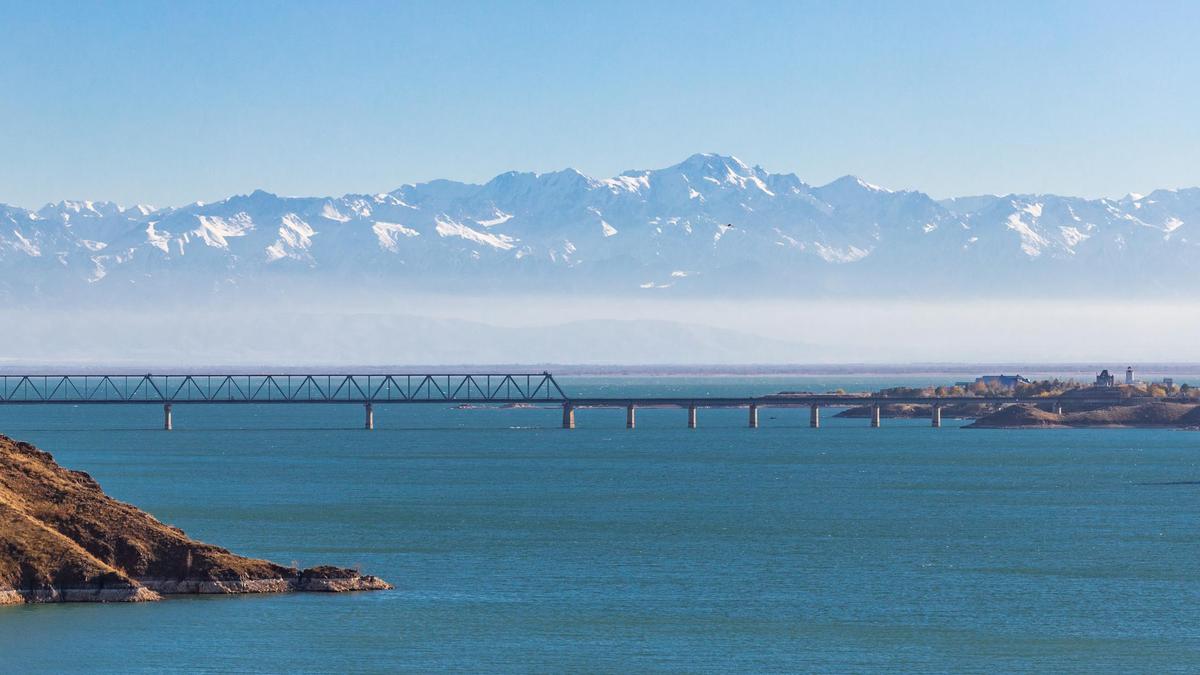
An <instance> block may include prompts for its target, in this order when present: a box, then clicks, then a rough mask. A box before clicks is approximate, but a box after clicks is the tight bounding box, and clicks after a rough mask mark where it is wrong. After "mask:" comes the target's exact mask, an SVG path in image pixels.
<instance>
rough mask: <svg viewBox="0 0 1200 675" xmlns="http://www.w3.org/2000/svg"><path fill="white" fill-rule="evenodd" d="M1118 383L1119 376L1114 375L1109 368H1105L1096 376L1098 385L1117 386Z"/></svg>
mask: <svg viewBox="0 0 1200 675" xmlns="http://www.w3.org/2000/svg"><path fill="white" fill-rule="evenodd" d="M1116 385H1117V378H1115V377H1113V376H1112V375H1111V374H1110V373H1109V372H1108V368H1105V369H1104V370H1102V371H1100V374H1099V375H1097V376H1096V385H1095V386H1097V387H1115V386H1116Z"/></svg>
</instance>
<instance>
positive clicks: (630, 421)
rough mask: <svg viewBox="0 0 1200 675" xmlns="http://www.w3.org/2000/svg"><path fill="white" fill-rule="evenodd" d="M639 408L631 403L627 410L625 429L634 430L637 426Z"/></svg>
mask: <svg viewBox="0 0 1200 675" xmlns="http://www.w3.org/2000/svg"><path fill="white" fill-rule="evenodd" d="M636 410H637V408H636V407H635V406H634V405H633V404H632V403H631V404H629V405H628V406H627V407H626V408H625V428H626V429H632V428H634V427H635V426H636V425H637V412H635V411H636Z"/></svg>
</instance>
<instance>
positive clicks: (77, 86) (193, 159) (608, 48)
mask: <svg viewBox="0 0 1200 675" xmlns="http://www.w3.org/2000/svg"><path fill="white" fill-rule="evenodd" d="M1197 26H1200V3H1137V4H1134V3H1106V2H1049V3H1046V2H1031V3H1019V2H1005V3H999V2H997V3H991V4H985V3H962V2H945V3H936V2H934V3H928V2H917V3H909V2H904V3H901V2H894V3H879V2H846V3H836V4H834V3H804V2H783V3H769V2H760V3H738V2H729V1H728V0H726V1H725V2H665V1H662V2H621V1H608V2H603V3H584V2H553V3H552V2H503V3H500V2H496V3H472V2H439V3H432V2H430V3H408V4H400V3H371V2H357V3H354V2H351V3H332V2H328V3H318V2H301V1H296V0H291V1H288V2H247V3H236V4H235V3H232V2H203V3H200V2H196V3H183V2H123V3H122V2H113V3H104V4H101V3H90V2H12V1H9V0H0V158H2V161H0V202H5V203H10V204H18V205H22V206H38V205H40V204H42V203H44V202H46V201H50V200H58V199H62V198H91V199H114V200H117V201H121V202H123V203H126V204H129V203H134V202H139V201H140V202H149V203H153V204H156V205H171V204H182V203H185V202H189V201H193V200H196V199H200V200H206V201H207V200H214V199H219V198H223V197H225V196H227V195H229V194H232V193H245V192H249V191H251V190H253V189H254V188H264V189H267V190H271V191H274V192H278V193H282V194H342V193H345V192H376V191H385V190H390V189H393V188H395V187H397V186H399V185H401V184H403V183H407V182H417V181H422V180H428V179H431V178H437V177H448V178H455V179H460V180H471V181H483V180H486V179H487V178H489V177H491V176H492V175H495V174H497V173H499V172H502V171H506V170H510V169H519V170H531V171H548V170H554V169H559V168H563V167H566V166H572V167H575V168H578V169H580V170H582V171H584V172H585V173H589V174H593V175H600V176H608V175H612V174H615V173H618V172H620V171H622V170H625V169H633V168H648V167H659V166H666V165H669V164H672V163H675V162H677V161H679V160H681V159H683V158H684V157H686V156H687V155H689V154H692V153H694V152H702V151H714V152H721V153H728V154H734V155H737V156H739V157H741V158H742V159H743V160H745V161H747V162H750V163H752V164H761V165H762V166H763V167H764V168H766V169H768V170H771V171H783V172H794V173H796V174H798V175H799V176H800V177H801V178H802V179H804V180H806V181H808V182H810V183H824V182H827V181H829V180H832V179H834V178H836V177H838V176H840V175H843V174H847V173H853V174H856V175H859V176H862V177H863V178H865V179H867V180H869V181H871V182H873V183H878V184H881V185H885V186H888V187H892V188H913V189H921V190H924V191H926V192H929V193H930V194H932V195H933V196H935V197H945V196H952V195H962V194H974V193H982V192H995V193H1007V192H1032V191H1040V192H1057V193H1068V194H1079V195H1084V196H1101V195H1111V196H1118V195H1121V194H1123V193H1125V192H1128V191H1135V192H1146V191H1149V190H1151V189H1153V188H1156V187H1182V186H1191V185H1200V161H1197V158H1200V123H1198V122H1197V120H1200V54H1198V53H1197V52H1196V50H1195V49H1194V41H1195V39H1196V27H1197Z"/></svg>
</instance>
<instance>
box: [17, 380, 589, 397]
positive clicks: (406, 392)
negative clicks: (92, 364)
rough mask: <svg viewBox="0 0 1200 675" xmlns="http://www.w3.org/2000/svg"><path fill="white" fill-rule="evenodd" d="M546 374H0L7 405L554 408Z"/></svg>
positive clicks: (555, 389)
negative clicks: (525, 404) (495, 405)
mask: <svg viewBox="0 0 1200 675" xmlns="http://www.w3.org/2000/svg"><path fill="white" fill-rule="evenodd" d="M566 398H567V397H566V395H565V394H564V393H563V391H562V389H561V388H560V387H559V386H558V383H557V382H556V381H555V380H554V376H553V375H551V374H550V373H420V374H410V373H404V374H367V375H352V374H324V375H317V374H311V375H310V374H290V375H289V374H278V375H277V374H261V375H152V374H146V375H90V374H89V375H0V404H4V403H187V402H193V403H272V402H280V403H285V402H286V403H323V402H324V403H418V402H439V401H440V402H446V403H454V402H472V401H475V402H496V403H521V402H547V401H549V402H558V401H563V400H565V399H566Z"/></svg>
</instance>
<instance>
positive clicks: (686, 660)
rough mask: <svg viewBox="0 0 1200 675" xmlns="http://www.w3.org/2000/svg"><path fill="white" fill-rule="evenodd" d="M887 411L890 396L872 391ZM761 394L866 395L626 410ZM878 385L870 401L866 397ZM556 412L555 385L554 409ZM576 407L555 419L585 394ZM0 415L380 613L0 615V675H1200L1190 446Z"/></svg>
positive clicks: (602, 421)
mask: <svg viewBox="0 0 1200 675" xmlns="http://www.w3.org/2000/svg"><path fill="white" fill-rule="evenodd" d="M890 383H892V382H889V384H890ZM620 384H621V385H622V387H621V391H629V390H630V388H631V385H632V388H634V389H636V390H637V393H640V394H647V393H666V390H667V388H671V389H672V393H684V392H687V393H695V394H702V393H710V394H759V393H769V392H773V391H777V390H779V389H813V390H823V389H828V388H834V387H838V386H842V387H845V388H847V389H854V388H861V385H862V383H854V382H824V381H822V382H817V381H815V380H794V379H793V380H786V381H785V380H753V379H738V380H729V379H724V380H722V379H710V380H686V379H679V380H672V381H670V383H669V384H668V385H667V387H653V386H651V385H650V384H647V383H645V382H640V381H633V382H629V381H626V382H621V383H620ZM867 384H869V385H875V384H878V383H875V382H871V383H867ZM565 385H567V383H564V386H565ZM612 390H613V383H611V382H608V383H606V382H605V381H596V380H590V381H584V382H583V383H582V384H576V385H575V386H573V387H572V391H573V393H578V394H584V393H587V394H595V395H603V394H604V393H606V392H611V391H612ZM160 415H161V411H160V410H158V409H157V408H155V407H153V406H147V407H142V406H130V407H122V406H94V407H78V408H72V407H65V406H64V407H44V408H32V407H31V408H7V409H6V408H3V407H0V432H3V433H7V434H9V435H12V436H14V437H17V438H20V439H24V440H29V441H32V442H34V443H36V444H38V445H40V446H41V447H43V448H44V449H47V450H49V451H50V452H52V453H54V455H55V457H56V458H57V459H58V460H59V461H60V462H61V463H63V464H64V465H66V466H68V467H70V468H77V469H83V470H86V471H89V472H90V473H92V474H93V475H94V476H95V477H96V478H97V479H98V480H99V481H100V482H101V484H102V485H103V486H104V487H105V489H106V490H107V491H108V492H109V493H110V494H112V495H113V496H115V497H117V498H119V499H123V500H126V501H130V502H132V503H134V504H136V505H138V506H140V507H142V508H145V509H147V510H149V511H150V512H152V513H154V514H155V515H156V516H158V517H159V518H160V519H161V520H164V521H165V522H168V523H171V524H174V525H178V526H180V527H182V528H183V529H184V530H185V531H187V532H188V533H189V534H190V535H192V536H194V537H197V538H199V539H202V540H205V541H209V542H213V543H216V544H219V545H222V546H226V547H228V548H231V549H233V550H234V551H236V552H239V553H243V554H247V555H254V556H261V557H265V558H270V559H272V560H275V561H278V562H283V563H291V562H293V561H295V562H297V563H299V564H302V565H312V564H317V563H332V564H337V565H343V566H350V567H353V566H361V568H362V569H363V570H364V571H367V572H370V573H375V574H378V575H380V576H382V577H384V578H386V579H388V580H389V581H392V582H393V583H395V584H396V590H395V591H392V592H385V593H372V594H358V595H338V596H323V595H291V596H257V597H255V596H244V597H200V598H186V599H172V600H169V601H166V602H162V603H154V604H143V605H111V606H99V605H63V606H38V607H19V608H10V609H5V610H0V670H3V671H14V672H30V671H57V672H61V671H64V670H113V671H124V672H130V671H160V670H162V669H164V668H177V669H213V670H220V671H228V670H251V671H253V670H270V671H277V670H314V671H359V670H362V671H372V670H373V671H379V670H395V669H410V670H419V671H427V670H434V669H460V670H476V671H506V670H539V671H546V670H567V669H570V670H604V671H629V670H690V671H695V670H704V671H719V670H724V671H739V672H745V671H813V670H833V671H865V670H924V671H929V670H941V671H945V670H949V671H970V670H979V671H982V670H987V671H997V670H1029V669H1041V670H1137V671H1158V670H1167V669H1176V670H1193V669H1195V668H1196V667H1197V666H1198V665H1200V638H1197V628H1198V626H1200V623H1198V620H1200V613H1198V611H1197V608H1196V604H1197V598H1200V582H1198V581H1197V571H1198V570H1197V565H1198V563H1197V560H1200V531H1198V530H1197V527H1196V515H1197V512H1198V510H1200V465H1198V463H1197V453H1198V450H1200V435H1198V434H1196V433H1190V432H1180V431H1170V430H1121V429H1104V430H1046V431H1003V430H959V429H956V428H953V427H954V425H955V424H954V422H953V421H951V420H946V424H947V426H946V427H944V428H942V429H940V430H935V429H931V428H929V426H928V421H927V420H911V421H899V420H885V422H884V428H882V429H877V430H873V429H869V428H868V427H867V422H866V420H861V419H860V420H836V419H834V418H832V416H831V415H829V414H827V415H826V416H825V417H824V419H823V420H822V421H823V424H824V428H823V429H821V430H819V431H813V430H810V429H808V428H807V421H808V412H807V410H801V409H797V410H770V409H766V410H764V411H762V416H761V418H762V422H763V426H762V428H760V429H758V430H749V429H746V428H745V424H746V412H745V411H744V410H729V411H718V410H701V411H700V428H699V429H698V430H695V431H689V430H687V429H686V428H685V425H686V413H685V412H684V411H681V410H651V409H646V410H641V411H639V413H638V429H637V430H635V431H626V430H625V429H624V411H623V410H583V411H579V412H578V413H577V423H578V425H579V428H577V429H576V430H574V431H571V432H567V431H562V430H560V429H558V428H557V426H558V424H559V421H560V420H559V417H560V414H559V411H558V410H557V409H554V408H550V409H532V410H526V409H516V410H495V409H476V410H454V409H451V408H448V407H447V408H443V407H424V406H420V407H417V406H414V407H403V406H387V405H381V406H376V412H375V415H376V424H377V429H376V430H375V431H374V432H366V431H362V430H360V429H358V426H359V425H360V424H361V421H362V420H361V409H360V408H358V407H356V406H308V405H304V406H251V407H238V406H211V407H206V406H201V405H192V406H189V405H177V406H176V407H175V424H176V428H177V431H174V432H171V433H164V432H162V431H158V430H157V426H158V424H159V423H160V419H159V416H160Z"/></svg>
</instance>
